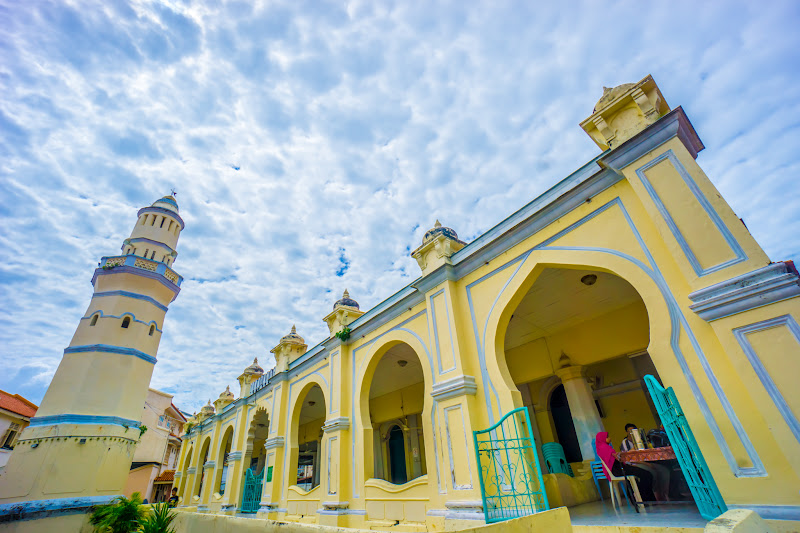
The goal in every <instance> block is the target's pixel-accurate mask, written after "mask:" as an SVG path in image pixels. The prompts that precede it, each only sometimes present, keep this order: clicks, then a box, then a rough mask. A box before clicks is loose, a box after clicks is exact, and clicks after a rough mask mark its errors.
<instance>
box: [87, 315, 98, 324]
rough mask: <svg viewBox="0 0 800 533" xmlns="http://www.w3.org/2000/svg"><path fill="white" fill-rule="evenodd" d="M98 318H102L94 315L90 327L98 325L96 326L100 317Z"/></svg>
mask: <svg viewBox="0 0 800 533" xmlns="http://www.w3.org/2000/svg"><path fill="white" fill-rule="evenodd" d="M98 316H100V315H94V316H93V317H92V321H91V322H89V325H90V326H94V325H96V324H97V317H98Z"/></svg>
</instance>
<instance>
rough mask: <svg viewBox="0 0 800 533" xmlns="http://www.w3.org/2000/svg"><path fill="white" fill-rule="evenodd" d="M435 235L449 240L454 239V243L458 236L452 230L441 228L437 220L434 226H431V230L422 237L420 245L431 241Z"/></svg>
mask: <svg viewBox="0 0 800 533" xmlns="http://www.w3.org/2000/svg"><path fill="white" fill-rule="evenodd" d="M437 235H444V236H445V237H449V238H450V239H454V240H456V241H457V240H458V234H457V233H456V232H455V230H454V229H452V228H448V227H446V226H442V223H441V222H439V221H438V220H437V221H436V224H434V225H433V228H431V229H429V230H428V231H426V232H425V236H424V237H422V244H426V243H428V242H430V241H432V240H433V238H434V237H436V236H437Z"/></svg>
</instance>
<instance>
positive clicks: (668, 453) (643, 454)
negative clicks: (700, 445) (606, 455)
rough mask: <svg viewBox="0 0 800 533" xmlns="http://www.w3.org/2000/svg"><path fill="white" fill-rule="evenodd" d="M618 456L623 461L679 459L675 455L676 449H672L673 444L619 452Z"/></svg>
mask: <svg viewBox="0 0 800 533" xmlns="http://www.w3.org/2000/svg"><path fill="white" fill-rule="evenodd" d="M618 456H619V460H620V461H622V462H623V463H647V462H650V461H670V460H673V459H677V457H675V450H673V449H672V446H664V447H663V448H647V449H645V450H630V451H628V452H619V454H618Z"/></svg>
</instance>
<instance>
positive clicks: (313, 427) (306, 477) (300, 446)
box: [289, 383, 327, 491]
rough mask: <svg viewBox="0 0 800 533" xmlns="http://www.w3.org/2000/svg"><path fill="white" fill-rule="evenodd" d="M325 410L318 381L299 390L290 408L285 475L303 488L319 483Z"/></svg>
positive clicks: (310, 487)
mask: <svg viewBox="0 0 800 533" xmlns="http://www.w3.org/2000/svg"><path fill="white" fill-rule="evenodd" d="M326 412H327V410H326V408H325V395H324V394H323V392H322V388H321V387H320V386H319V385H318V384H316V383H314V384H312V385H310V386H307V387H306V388H305V389H304V390H303V391H301V393H300V395H299V396H298V400H297V404H295V408H294V413H295V414H294V416H293V427H292V437H291V438H292V441H291V461H290V469H289V479H290V480H293V481H294V483H293V484H294V485H296V486H297V487H299V488H300V489H302V490H304V491H310V490H313V489H314V488H316V487H318V486H319V484H320V479H321V470H322V464H321V460H320V459H321V456H320V451H321V450H320V448H321V445H322V436H323V429H322V426H323V425H325V414H326Z"/></svg>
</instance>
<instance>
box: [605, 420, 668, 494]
mask: <svg viewBox="0 0 800 533" xmlns="http://www.w3.org/2000/svg"><path fill="white" fill-rule="evenodd" d="M595 446H596V447H597V457H599V458H600V460H601V461H603V463H604V465H603V471H605V472H606V475H607V474H608V469H607V468H606V465H607V466H608V468H610V469H611V473H612V474H614V475H615V476H625V475H628V476H636V477H637V478H639V483H637V485H638V486H639V494H641V496H642V500H644V501H646V502H652V501H655V496H654V495H653V474H651V473H650V472H648V471H647V470H644V469H642V468H638V467H636V466H633V465H624V468H623V464H622V461H618V460H617V452H616V451H615V450H614V447H613V446H611V437H609V436H608V432H607V431H601V432H600V433H598V434H597V437H595Z"/></svg>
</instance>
